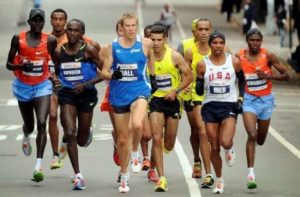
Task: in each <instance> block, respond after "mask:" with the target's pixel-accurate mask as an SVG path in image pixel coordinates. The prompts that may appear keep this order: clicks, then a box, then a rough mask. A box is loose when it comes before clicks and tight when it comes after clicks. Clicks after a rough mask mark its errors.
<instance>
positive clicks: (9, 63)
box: [6, 35, 23, 70]
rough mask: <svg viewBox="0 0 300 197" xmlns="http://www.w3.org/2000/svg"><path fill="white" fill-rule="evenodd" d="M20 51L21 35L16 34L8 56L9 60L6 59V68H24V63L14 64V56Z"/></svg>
mask: <svg viewBox="0 0 300 197" xmlns="http://www.w3.org/2000/svg"><path fill="white" fill-rule="evenodd" d="M18 51H19V36H18V35H14V36H13V38H12V40H11V44H10V49H9V52H8V57H7V61H6V68H7V69H8V70H18V69H22V66H23V65H22V64H14V63H13V61H14V58H15V56H16V54H17V52H18Z"/></svg>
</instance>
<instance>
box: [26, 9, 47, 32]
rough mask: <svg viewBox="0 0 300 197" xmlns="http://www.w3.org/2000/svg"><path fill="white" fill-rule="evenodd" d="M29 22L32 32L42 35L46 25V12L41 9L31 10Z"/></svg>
mask: <svg viewBox="0 0 300 197" xmlns="http://www.w3.org/2000/svg"><path fill="white" fill-rule="evenodd" d="M27 22H28V24H29V25H30V29H31V31H33V32H35V33H41V32H42V30H43V28H44V25H45V12H44V10H42V9H39V8H33V9H31V10H30V13H29V18H28V20H27Z"/></svg>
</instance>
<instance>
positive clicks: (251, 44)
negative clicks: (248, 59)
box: [246, 28, 263, 53]
mask: <svg viewBox="0 0 300 197" xmlns="http://www.w3.org/2000/svg"><path fill="white" fill-rule="evenodd" d="M262 41H263V35H262V33H261V31H259V29H257V28H253V29H250V30H249V31H248V32H247V34H246V42H247V44H248V48H249V51H250V52H252V53H259V51H260V47H261V44H262Z"/></svg>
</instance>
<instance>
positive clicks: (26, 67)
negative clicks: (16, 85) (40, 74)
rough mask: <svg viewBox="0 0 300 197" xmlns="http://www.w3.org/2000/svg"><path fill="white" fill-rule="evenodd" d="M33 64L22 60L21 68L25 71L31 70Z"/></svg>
mask: <svg viewBox="0 0 300 197" xmlns="http://www.w3.org/2000/svg"><path fill="white" fill-rule="evenodd" d="M33 67H34V64H33V63H32V62H29V61H28V62H24V63H23V66H22V70H23V71H25V72H32V70H33Z"/></svg>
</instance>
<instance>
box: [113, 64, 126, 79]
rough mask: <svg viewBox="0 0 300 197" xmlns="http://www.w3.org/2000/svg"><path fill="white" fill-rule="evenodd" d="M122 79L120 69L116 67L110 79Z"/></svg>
mask: <svg viewBox="0 0 300 197" xmlns="http://www.w3.org/2000/svg"><path fill="white" fill-rule="evenodd" d="M122 77H123V74H122V72H121V71H120V67H118V68H117V70H115V71H114V72H113V74H112V75H111V79H122Z"/></svg>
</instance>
